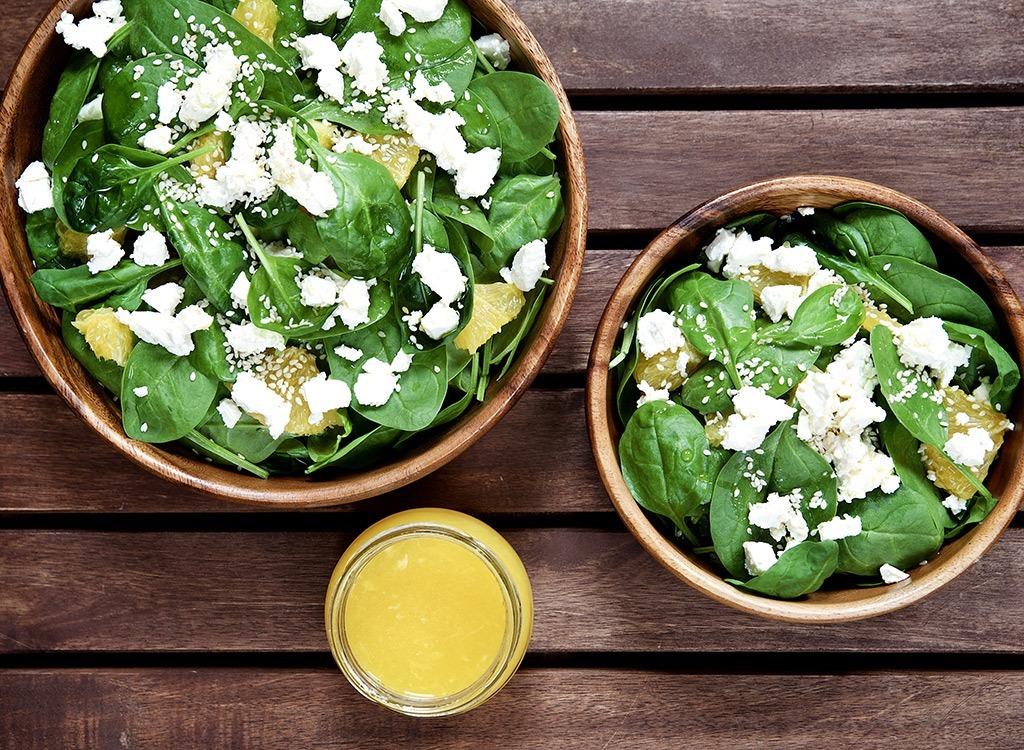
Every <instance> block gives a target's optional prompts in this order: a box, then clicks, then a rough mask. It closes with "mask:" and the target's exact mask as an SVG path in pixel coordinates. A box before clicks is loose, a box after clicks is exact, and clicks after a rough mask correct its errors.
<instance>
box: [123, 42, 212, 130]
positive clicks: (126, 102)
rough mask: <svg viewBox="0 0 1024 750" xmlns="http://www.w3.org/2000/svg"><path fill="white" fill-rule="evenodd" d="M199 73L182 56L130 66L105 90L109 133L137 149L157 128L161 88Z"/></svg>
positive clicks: (161, 57) (190, 62)
mask: <svg viewBox="0 0 1024 750" xmlns="http://www.w3.org/2000/svg"><path fill="white" fill-rule="evenodd" d="M179 71H180V72H179ZM198 73H199V69H198V68H197V67H196V66H195V64H194V63H193V62H192V61H191V60H189V59H188V58H184V57H181V56H180V55H162V56H159V57H157V56H153V57H144V58H141V59H139V60H134V61H133V62H131V63H129V64H128V66H127V67H125V69H124V70H122V71H121V72H120V73H118V74H117V75H116V76H115V77H114V78H113V79H112V80H111V81H110V83H109V84H107V86H106V87H105V88H104V90H103V122H104V124H105V125H106V128H107V132H108V133H110V135H111V136H112V137H113V139H114V140H115V141H117V142H118V143H120V144H122V145H124V146H131V147H137V146H138V145H139V140H140V138H141V137H142V136H144V135H145V134H146V133H147V132H149V131H150V130H152V129H153V128H154V127H155V126H156V122H157V116H158V114H159V112H160V106H159V104H158V103H157V92H158V91H159V90H160V88H161V87H162V86H163V85H164V84H165V83H168V82H171V81H176V80H179V79H182V80H183V79H184V76H195V75H197V74H198Z"/></svg>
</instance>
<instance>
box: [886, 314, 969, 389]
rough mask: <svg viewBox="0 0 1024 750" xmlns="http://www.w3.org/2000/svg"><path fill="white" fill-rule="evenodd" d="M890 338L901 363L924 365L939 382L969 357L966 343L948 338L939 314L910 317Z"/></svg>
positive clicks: (943, 381) (947, 377)
mask: <svg viewBox="0 0 1024 750" xmlns="http://www.w3.org/2000/svg"><path fill="white" fill-rule="evenodd" d="M893 339H894V341H895V343H896V350H897V351H898V352H899V355H900V361H901V362H902V363H903V364H905V365H907V367H914V368H917V369H919V370H920V369H923V368H926V367H927V368H928V369H930V370H931V371H932V374H933V375H934V376H935V377H936V378H937V379H938V380H939V383H940V385H943V386H945V385H948V384H949V381H951V380H952V379H953V376H954V375H955V374H956V371H957V369H958V368H960V367H963V366H964V365H966V364H967V361H968V360H969V359H970V352H969V351H968V349H967V347H965V346H961V345H960V344H955V343H953V342H952V341H950V340H949V334H948V333H946V329H945V328H944V327H943V325H942V319H941V318H935V317H931V318H918V319H917V320H913V321H911V322H910V323H907V324H906V325H904V326H900V328H898V329H897V330H896V331H895V333H894V334H893Z"/></svg>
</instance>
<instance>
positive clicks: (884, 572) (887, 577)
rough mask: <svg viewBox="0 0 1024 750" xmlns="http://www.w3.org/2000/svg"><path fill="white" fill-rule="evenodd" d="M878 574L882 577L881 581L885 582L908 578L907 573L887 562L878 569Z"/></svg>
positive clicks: (889, 582) (897, 581)
mask: <svg viewBox="0 0 1024 750" xmlns="http://www.w3.org/2000/svg"><path fill="white" fill-rule="evenodd" d="M878 575H880V576H881V577H882V581H883V582H884V583H887V584H892V583H899V582H900V581H905V580H907V579H908V578H910V576H909V575H907V574H906V573H904V572H903V571H902V570H900V569H899V568H897V567H895V566H893V565H890V564H889V563H886V564H885V565H883V566H882V567H881V568H879V569H878Z"/></svg>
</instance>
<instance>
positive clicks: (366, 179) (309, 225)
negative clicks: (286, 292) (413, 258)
mask: <svg viewBox="0 0 1024 750" xmlns="http://www.w3.org/2000/svg"><path fill="white" fill-rule="evenodd" d="M299 137H300V138H301V139H302V140H303V141H304V142H305V143H306V145H307V146H308V147H309V148H310V149H311V150H312V151H313V153H314V154H315V155H316V157H317V162H318V165H319V170H320V171H321V172H323V173H325V174H327V175H328V176H329V177H330V178H331V182H332V183H333V184H334V190H335V192H336V193H337V195H338V206H337V208H335V209H333V210H332V211H330V212H328V214H327V216H325V217H323V218H318V219H314V218H313V217H311V216H309V215H307V214H305V213H303V214H300V215H299V216H298V218H297V219H296V221H295V222H294V223H293V224H292V226H291V227H289V233H288V234H289V237H292V241H293V243H294V244H295V245H296V247H298V248H299V249H300V250H302V253H303V255H305V256H306V257H309V255H310V252H309V251H312V252H313V254H314V257H315V256H321V257H328V256H329V257H331V258H333V259H334V262H335V263H337V264H338V268H339V269H341V271H342V273H343V274H345V275H346V276H356V277H359V278H377V277H380V276H387V275H388V274H389V273H390V272H392V271H393V270H394V269H396V268H398V267H399V266H401V265H402V264H403V263H404V262H405V261H406V260H407V259H408V256H409V251H410V250H411V245H412V242H411V237H410V235H409V231H408V229H409V226H410V223H411V217H410V215H409V208H408V206H406V203H405V200H404V199H403V198H402V193H401V192H400V191H399V190H398V187H397V186H396V185H395V180H394V178H392V177H391V173H390V172H388V170H387V169H386V168H385V167H383V166H382V165H380V164H378V163H377V162H375V161H374V160H373V159H370V158H369V157H366V156H363V155H361V154H355V153H350V152H347V153H344V154H335V153H332V152H330V151H328V150H327V149H325V148H323V147H322V146H321V145H320V144H319V143H318V142H317V141H315V140H314V139H311V138H310V137H309V136H308V135H307V134H306V133H303V132H300V134H299ZM293 232H294V236H293Z"/></svg>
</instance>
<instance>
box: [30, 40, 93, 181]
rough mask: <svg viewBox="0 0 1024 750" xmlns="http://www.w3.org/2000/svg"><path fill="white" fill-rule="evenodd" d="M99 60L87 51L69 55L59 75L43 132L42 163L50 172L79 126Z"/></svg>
mask: <svg viewBox="0 0 1024 750" xmlns="http://www.w3.org/2000/svg"><path fill="white" fill-rule="evenodd" d="M100 62H101V59H100V58H98V57H96V56H95V55H94V54H92V53H91V52H89V51H88V50H78V51H76V52H75V53H73V54H72V55H71V59H70V60H69V61H68V66H67V67H66V68H65V69H64V72H63V73H61V76H60V81H59V82H58V83H57V90H56V92H54V94H53V101H52V102H51V104H50V118H49V119H48V120H47V121H46V128H45V129H44V130H43V162H44V163H45V164H46V167H47V168H48V169H50V170H51V172H52V170H53V164H54V162H55V161H56V160H57V157H58V156H59V155H60V152H61V151H62V150H63V149H64V145H65V144H66V143H67V142H68V139H69V138H70V137H71V133H72V131H74V129H75V126H76V125H78V113H79V112H80V111H81V109H82V107H84V106H85V104H86V101H87V100H88V99H89V94H90V93H91V92H92V88H93V85H94V84H95V83H96V75H97V74H98V73H99V69H100Z"/></svg>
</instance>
